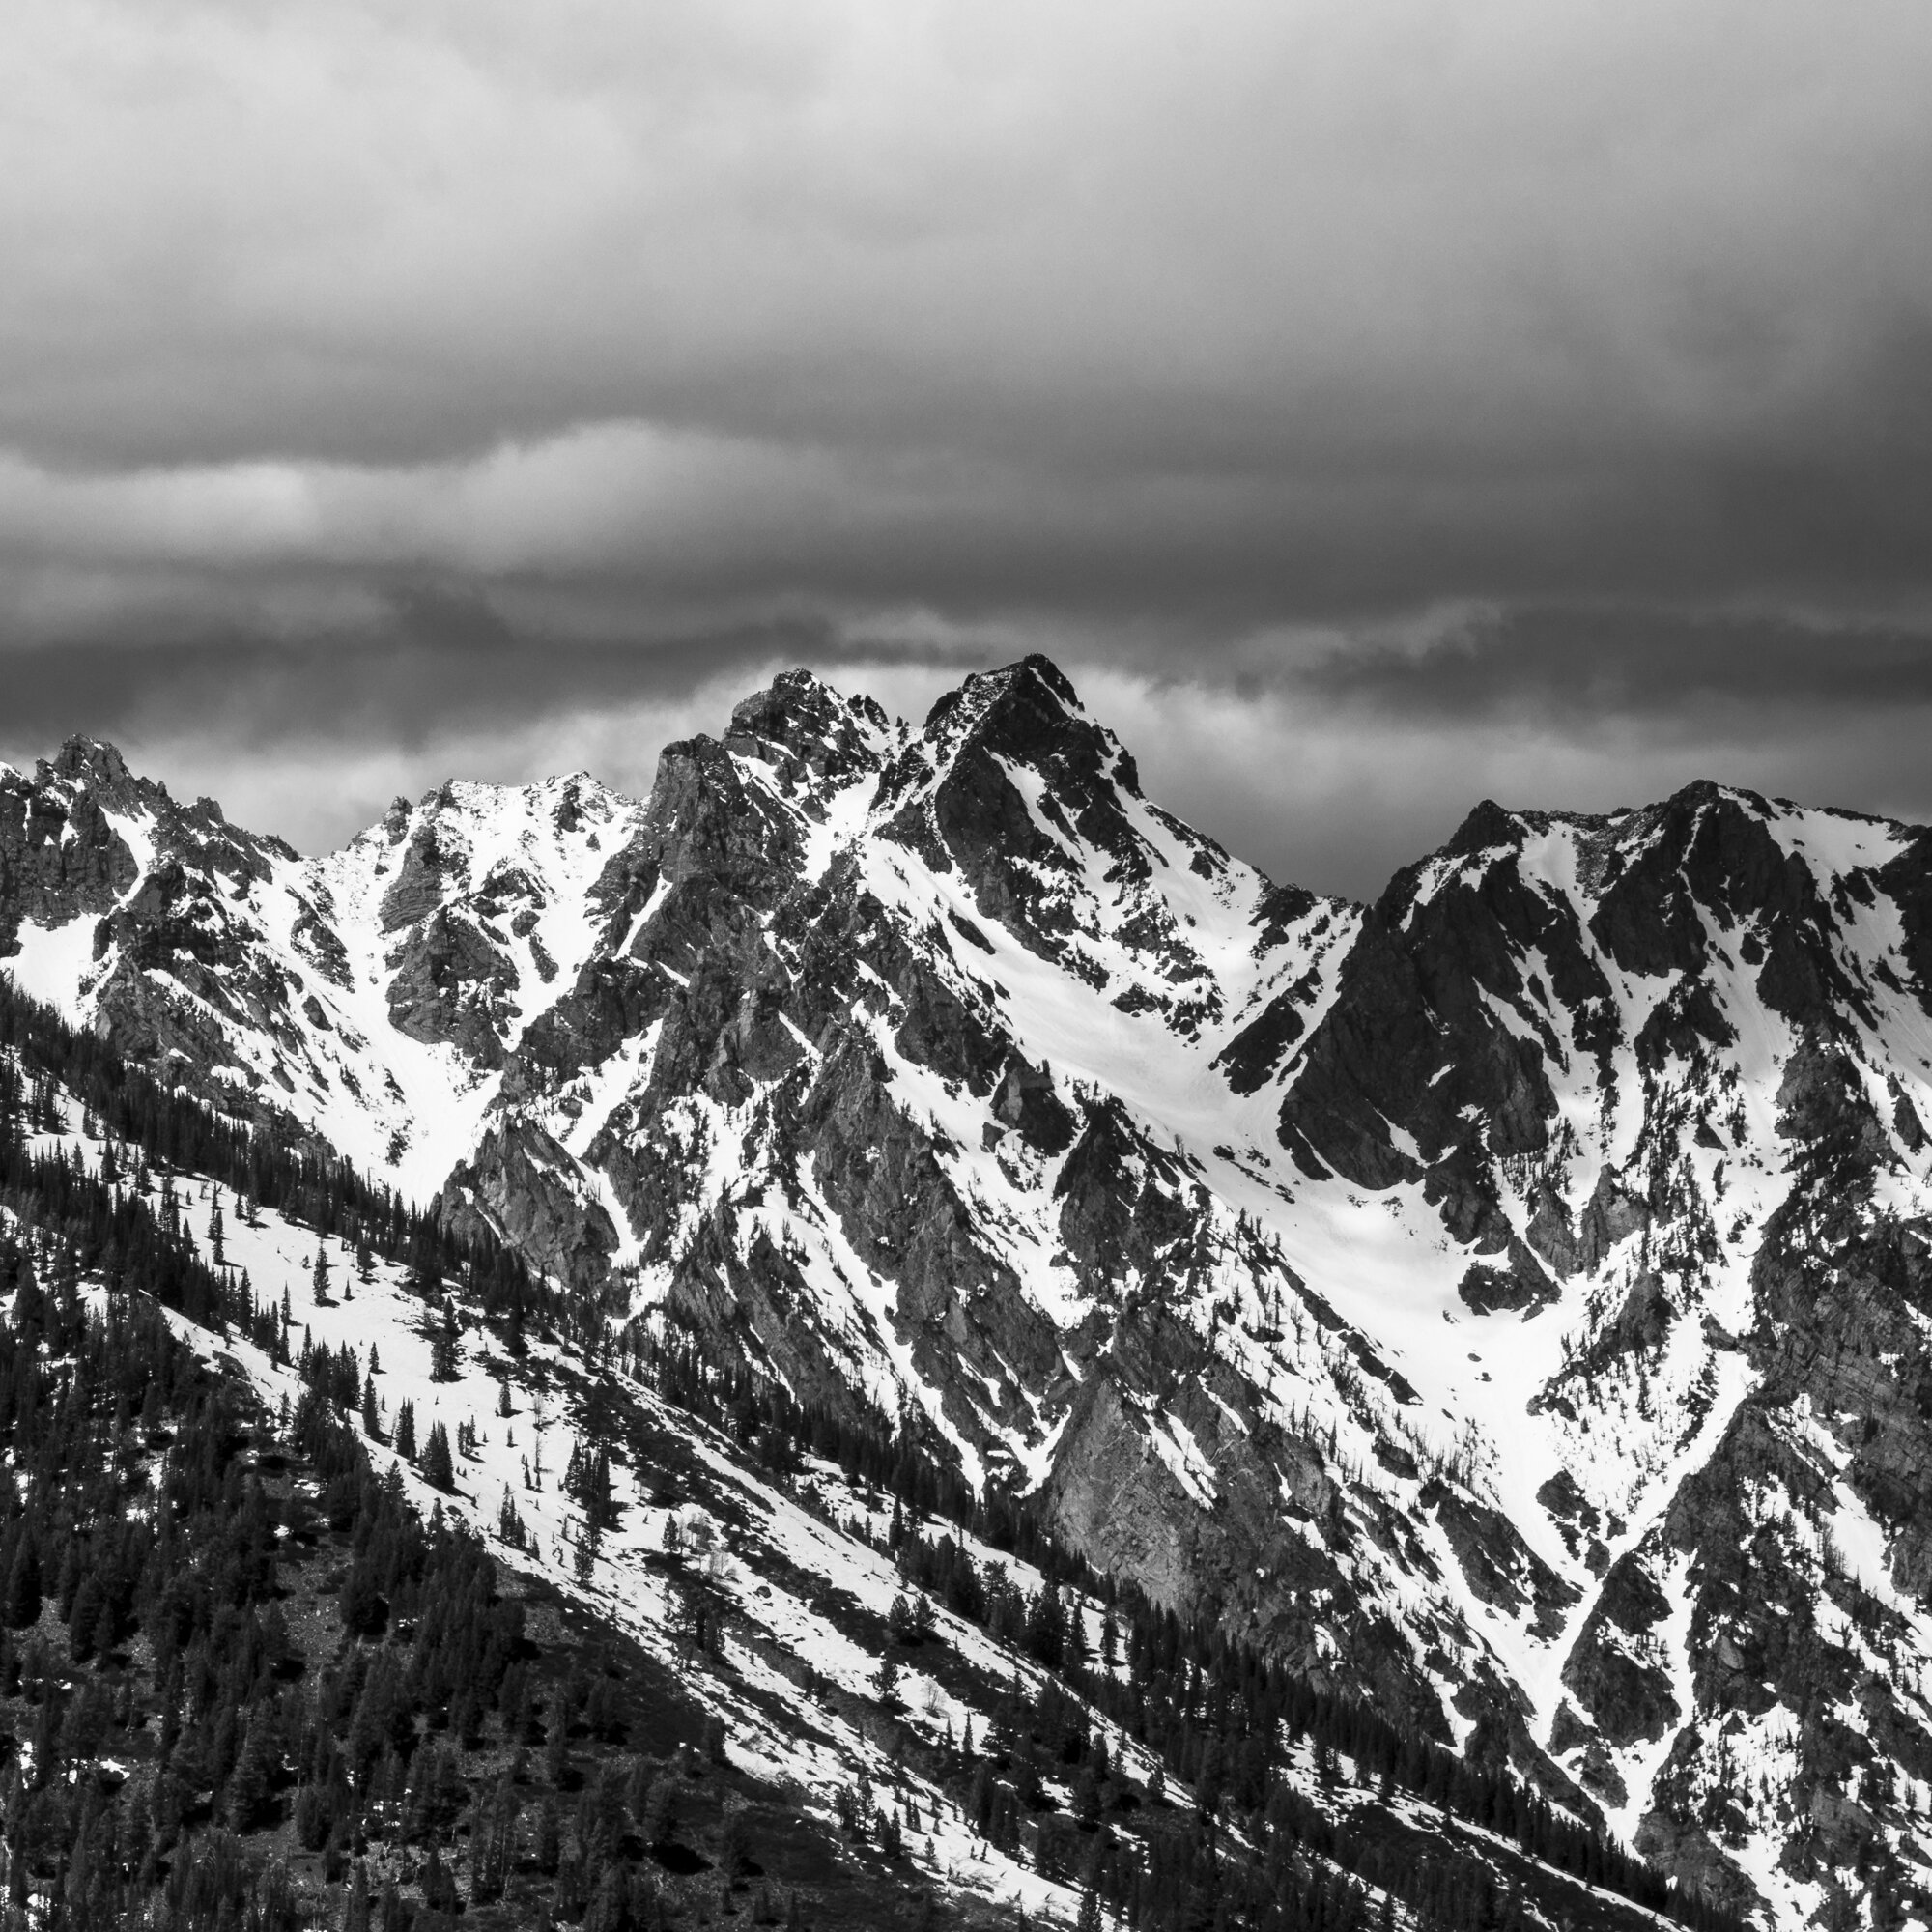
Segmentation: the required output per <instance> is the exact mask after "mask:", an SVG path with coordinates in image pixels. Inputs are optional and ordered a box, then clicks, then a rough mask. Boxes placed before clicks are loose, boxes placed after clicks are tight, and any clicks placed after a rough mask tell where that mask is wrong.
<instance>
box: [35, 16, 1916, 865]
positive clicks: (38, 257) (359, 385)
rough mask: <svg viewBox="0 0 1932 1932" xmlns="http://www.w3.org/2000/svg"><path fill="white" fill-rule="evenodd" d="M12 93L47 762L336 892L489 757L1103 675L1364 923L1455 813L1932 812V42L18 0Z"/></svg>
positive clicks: (1206, 785) (587, 754) (1705, 30)
mask: <svg viewBox="0 0 1932 1932" xmlns="http://www.w3.org/2000/svg"><path fill="white" fill-rule="evenodd" d="M8 53H9V59H8V62H7V63H6V66H5V69H4V71H3V72H0V242H4V244H5V249H6V253H5V260H6V263H7V273H6V275H5V277H4V278H0V377H4V380H0V648H4V649H5V650H6V651H7V652H9V653H10V655H8V656H7V657H6V658H5V659H4V660H0V679H4V683H0V747H4V748H5V749H6V750H7V751H8V752H9V753H10V754H12V755H16V756H17V755H24V754H27V753H31V752H32V751H35V750H38V749H43V747H44V745H45V744H46V743H47V742H50V741H51V740H52V739H54V738H57V737H58V736H60V735H62V734H63V733H64V732H65V731H66V730H68V729H71V728H97V729H110V730H112V731H114V732H116V733H117V734H119V735H121V736H124V737H128V738H130V739H137V740H139V741H141V742H144V743H145V744H146V745H147V746H148V747H149V748H150V750H151V752H152V753H153V755H154V756H155V757H156V759H157V760H158V761H159V762H160V763H162V764H163V765H165V766H167V768H168V769H169V770H171V771H172V772H175V773H178V774H179V775H180V776H181V778H182V780H183V781H187V780H188V779H190V778H193V779H194V781H196V782H203V781H204V779H205V780H206V781H210V782H211V788H213V789H216V790H218V791H220V792H221V794H222V795H223V797H224V798H225V799H229V800H231V802H232V800H233V799H234V798H235V797H238V796H239V797H243V798H245V799H247V800H248V801H249V802H250V804H251V805H252V806H253V807H255V808H258V810H259V811H260V812H261V813H264V814H266V815H267V817H268V818H269V820H270V821H271V822H274V823H277V824H278V825H279V826H280V828H281V829H284V830H294V831H296V832H298V834H299V835H300V836H302V837H304V838H322V837H325V836H336V835H337V834H338V833H339V832H340V831H341V830H346V829H347V828H348V826H349V825H350V824H351V823H353V817H352V814H354V813H355V812H359V811H362V810H365V808H366V807H368V806H369V804H370V803H371V801H372V800H373V801H374V803H375V805H376V807H377V809H380V806H381V804H382V803H383V802H384V799H383V798H381V797H378V796H377V794H378V793H379V792H380V791H381V788H382V787H383V786H384V785H385V784H389V783H391V782H394V783H398V784H403V785H405V786H409V785H415V784H417V782H418V781H422V782H427V781H430V780H431V779H432V778H434V777H440V776H441V774H440V772H437V771H435V770H434V769H433V763H434V761H436V760H445V761H469V764H470V765H472V766H480V767H483V768H486V769H487V772H488V774H489V775H497V776H519V775H524V774H526V773H527V772H528V771H529V770H531V769H532V768H533V766H534V762H535V761H538V760H551V761H554V760H556V759H558V758H572V757H579V758H581V759H582V761H583V762H592V763H598V765H599V769H607V770H609V771H610V772H611V775H613V776H621V777H622V778H623V779H624V780H625V781H627V782H642V781H647V779H648V769H649V755H648V752H649V749H650V748H649V747H648V746H647V741H648V740H650V739H651V737H652V734H654V733H656V734H660V735H661V734H663V733H665V732H668V731H671V730H673V729H681V728H692V727H695V726H696V725H698V724H710V725H716V724H717V723H718V722H720V721H721V720H722V717H723V715H724V713H725V710H726V709H727V708H728V701H729V697H730V696H731V695H733V692H734V689H742V687H743V683H744V681H745V680H747V679H752V678H755V677H756V676H758V675H761V674H762V673H763V671H764V670H766V669H767V668H770V667H772V666H774V665H777V664H781V663H784V662H789V661H791V660H793V659H798V658H804V659H807V660H808V661H810V662H812V663H814V664H817V665H819V666H820V667H821V668H827V669H830V670H833V671H834V672H840V673H844V672H849V676H848V678H847V681H868V682H870V683H872V684H874V685H876V686H877V687H878V688H879V689H880V690H881V692H882V693H883V694H885V695H886V696H888V697H889V698H893V699H902V700H903V702H904V704H905V706H906V707H908V708H916V705H917V702H918V701H921V700H923V698H924V697H925V696H929V695H930V692H931V691H932V690H933V689H935V688H936V687H937V685H938V683H940V682H941V681H943V679H944V678H945V677H946V676H947V675H949V674H950V673H951V672H952V670H953V669H955V668H959V667H962V666H966V665H970V664H973V663H980V662H986V661H990V660H995V659H998V658H1002V657H1006V656H1009V655H1011V654H1013V653H1014V652H1016V651H1018V650H1022V649H1027V648H1046V649H1049V650H1053V651H1055V652H1057V653H1059V654H1060V655H1062V656H1064V657H1065V658H1067V659H1068V660H1070V661H1071V662H1073V663H1074V664H1075V665H1077V666H1078V667H1080V668H1081V672H1082V676H1083V680H1084V681H1085V682H1087V683H1088V684H1089V685H1091V686H1092V687H1093V689H1094V692H1095V694H1096V701H1097V702H1101V703H1102V705H1103V706H1104V702H1105V701H1109V700H1111V701H1112V702H1114V703H1116V704H1117V705H1118V706H1119V707H1121V709H1122V711H1123V713H1124V714H1126V715H1125V717H1123V721H1122V722H1123V725H1130V724H1131V722H1132V721H1133V720H1134V719H1141V720H1143V721H1144V722H1146V723H1147V724H1148V725H1151V727H1153V729H1154V731H1155V733H1156V735H1157V737H1158V739H1159V741H1160V744H1164V745H1172V746H1187V747H1190V748H1192V751H1193V753H1195V754H1196V755H1194V756H1192V758H1191V761H1189V762H1182V761H1181V760H1179V758H1178V757H1177V758H1175V759H1173V760H1172V761H1171V762H1172V763H1173V770H1172V772H1171V774H1170V776H1171V778H1172V781H1173V785H1174V787H1175V788H1176V790H1177V791H1178V792H1179V794H1183V795H1184V797H1183V802H1184V803H1185V804H1186V805H1187V806H1188V808H1189V809H1190V810H1193V811H1194V812H1195V813H1196V815H1198V816H1200V817H1202V818H1203V819H1204V820H1205V821H1206V822H1208V824H1210V825H1211V826H1215V827H1216V828H1217V829H1223V830H1225V831H1227V832H1228V833H1229V836H1230V837H1231V839H1232V841H1233V842H1236V843H1239V844H1242V845H1243V847H1244V849H1247V850H1250V851H1252V852H1253V853H1254V854H1255V855H1256V856H1257V857H1258V858H1261V859H1263V860H1264V862H1266V863H1269V864H1270V865H1272V866H1274V867H1278V868H1280V869H1284V870H1295V869H1303V870H1312V871H1314V872H1316V873H1319V874H1321V877H1322V879H1323V881H1324V882H1333V883H1346V884H1348V885H1350V886H1351V887H1353V888H1354V889H1356V890H1365V889H1368V888H1370V887H1371V886H1372V885H1373V883H1374V880H1373V877H1372V874H1373V871H1374V868H1375V867H1378V865H1380V863H1381V861H1382V859H1383V858H1384V857H1385V856H1388V857H1391V858H1393V857H1406V856H1409V855H1410V853H1411V852H1412V851H1413V850H1414V849H1416V847H1417V846H1418V845H1419V844H1421V843H1426V842H1430V839H1431V838H1433V837H1437V836H1440V833H1441V832H1442V831H1443V830H1446V827H1444V826H1441V825H1439V824H1438V823H1437V821H1438V819H1440V818H1441V817H1443V816H1445V815H1448V816H1449V817H1450V822H1452V823H1453V812H1452V810H1451V806H1452V798H1453V796H1454V788H1455V787H1456V786H1458V785H1461V786H1463V788H1464V789H1465V790H1466V789H1467V788H1470V787H1473V786H1477V785H1478V784H1481V785H1482V788H1489V789H1502V788H1505V787H1506V785H1507V784H1509V783H1519V782H1520V783H1521V784H1525V785H1527V784H1532V783H1533V784H1536V785H1540V786H1543V787H1545V788H1546V791H1547V792H1548V793H1553V794H1562V793H1563V792H1564V791H1565V788H1566V787H1570V788H1573V789H1574V790H1575V791H1577V794H1578V802H1582V801H1581V797H1580V794H1582V793H1589V794H1591V795H1592V796H1594V795H1595V792H1596V790H1597V789H1601V788H1602V786H1603V785H1606V784H1607V783H1608V782H1609V779H1610V775H1611V774H1612V773H1614V772H1616V771H1622V772H1623V773H1624V775H1625V778H1626V780H1627V781H1628V782H1627V786H1626V788H1627V789H1629V790H1633V791H1634V790H1636V789H1639V788H1641V785H1642V784H1643V783H1648V782H1650V781H1656V782H1660V783H1661V782H1663V781H1666V780H1669V779H1671V778H1673V777H1674V776H1675V775H1676V774H1677V773H1678V772H1679V770H1680V767H1682V766H1685V765H1686V764H1687V762H1688V761H1691V760H1695V759H1699V758H1701V759H1703V760H1704V761H1705V762H1706V763H1707V764H1709V765H1711V766H1713V767H1717V766H1722V767H1724V775H1726V776H1732V775H1737V776H1743V777H1745V778H1746V779H1747V781H1760V780H1761V781H1764V782H1765V783H1767V784H1772V783H1773V782H1774V780H1773V778H1772V777H1771V776H1770V775H1773V774H1784V775H1786V776H1787V777H1789V778H1791V779H1792V780H1794V781H1795V780H1800V779H1804V780H1809V781H1816V782H1817V783H1820V784H1824V785H1826V786H1827V788H1828V789H1830V790H1832V791H1833V793H1834V795H1840V796H1846V797H1850V798H1853V799H1855V800H1856V799H1857V798H1858V797H1860V796H1864V795H1869V796H1871V797H1872V798H1873V799H1876V798H1877V797H1878V794H1879V791H1880V790H1883V791H1884V793H1885V796H1886V797H1887V798H1888V799H1908V798H1916V797H1917V796H1918V794H1917V792H1916V791H1915V790H1914V788H1913V783H1912V782H1911V781H1910V774H1909V773H1907V772H1906V771H1905V769H1904V765H1903V763H1902V761H1901V760H1898V759H1892V758H1890V756H1889V753H1888V754H1885V755H1880V756H1865V755H1862V754H1861V753H1859V751H1858V749H1857V748H1858V745H1859V743H1860V737H1859V734H1860V732H1861V731H1863V732H1865V734H1866V737H1867V739H1868V740H1869V745H1872V746H1883V745H1885V744H1889V743H1891V742H1892V741H1893V738H1894V737H1895V735H1896V731H1897V724H1896V721H1897V719H1898V718H1900V717H1903V716H1908V715H1911V716H1917V715H1918V706H1919V704H1920V703H1921V701H1922V700H1921V675H1922V673H1921V670H1920V663H1921V660H1920V656H1919V654H1918V645H1917V642H1916V639H1917V638H1918V635H1919V633H1920V632H1921V631H1922V630H1924V628H1925V627H1926V626H1927V624H1928V623H1932V229H1928V226H1927V224H1926V223H1925V221H1924V219H1923V213H1922V211H1923V207H1924V205H1925V202H1926V199H1927V194H1928V189H1929V188H1932V120H1928V117H1927V116H1926V115H1925V113H1924V111H1923V104H1924V100H1925V99H1926V98H1927V88H1928V84H1932V14H1928V12H1927V11H1926V10H1925V9H1924V8H1923V6H1922V5H1921V4H1918V0H1911V4H1906V0H1874V4H1870V5H1866V6H1861V7H1860V8H1859V9H1857V10H1853V11H1851V12H1846V11H1844V10H1833V9H1824V8H1819V7H1816V6H1815V5H1811V4H1809V0H1806V4H1802V5H1801V4H1797V0H1769V4H1767V0H1756V4H1751V5H1745V4H1742V0H1708V4H1705V5H1702V6H1699V7H1697V8H1684V7H1682V6H1678V5H1665V4H1662V0H1633V4H1630V5H1626V6H1622V7H1618V8H1616V9H1604V8H1601V7H1597V6H1585V5H1580V4H1567V0H1503V4H1497V5H1492V6H1485V7H1481V8H1462V9H1444V8H1442V7H1440V6H1438V5H1435V4H1423V0H1355V4H1350V5H1347V6H1343V5H1338V4H1335V3H1334V0H1321V4H1308V3H1307V0H1287V4H1284V0H1268V4H1259V0H1256V4H1245V0H1230V4H1227V5H1223V6H1217V7H1215V8H1212V9H1208V10H1203V9H1200V8H1195V7H1181V6H1166V5H1163V6H1151V5H1136V4H1131V0H1129V4H1122V5H1117V6H1110V7H1107V8H1105V9H1101V8H1098V7H1095V6H1094V5H1092V4H1083V5H1080V6H1070V5H1055V4H1052V3H1051V0H1044V3H1043V0H1030V3H1029V4H1026V5H1019V4H1013V5H1004V4H990V5H986V4H982V5H976V6H971V7H966V6H959V5H952V4H942V0H930V4H918V0H913V4H908V5H906V6H902V7H894V8H881V7H876V6H869V5H861V4H858V0H801V4H799V5H796V6H792V7H786V8H783V9H773V8H770V7H767V6H763V5H757V4H753V0H704V4H701V5H699V4H692V5H662V4H660V5H647V6H639V5H636V4H635V0H623V4H615V3H614V0H612V4H608V5H606V4H580V5H575V6H571V7H567V8H559V9H532V8H530V7H528V6H527V5H525V4H522V0H516V3H515V4H512V0H410V4H403V0H316V3H315V4H312V5H309V6H305V7H303V8H301V9H262V8H259V7H256V6H251V5H246V4H242V0H194V4H189V0H140V4H138V5H137V4H134V0H93V4H85V5H78V6H76V5H74V4H72V0H60V4H53V0H26V4H23V5H22V6H20V7H18V8H16V9H15V10H14V12H13V14H10V19H9V27H8ZM1244 694H1251V695H1249V696H1244ZM1150 707H1155V708H1152V709H1151V708H1150ZM1378 732H1380V733H1381V734H1382V735H1381V738H1380V740H1379V744H1380V747H1381V749H1380V751H1379V753H1378V749H1377V747H1378V739H1377V736H1376V734H1377V733H1378ZM224 733H226V734H227V735H226V738H225V739H224V736H223V734H224ZM1807 734H1808V735H1807ZM1834 734H1835V735H1834ZM1129 735H1132V734H1131V732H1129ZM1142 744H1143V763H1144V764H1145V765H1147V766H1148V767H1149V769H1150V771H1151V773H1158V772H1159V771H1160V770H1162V769H1163V761H1162V756H1161V753H1160V749H1159V746H1158V745H1157V746H1156V747H1155V748H1154V750H1153V752H1152V753H1151V754H1150V753H1149V752H1148V750H1147V749H1146V737H1145V734H1143V738H1142ZM1229 744H1238V745H1239V747H1240V749H1241V753H1242V755H1241V756H1240V757H1234V756H1230V755H1227V754H1226V753H1225V751H1223V752H1222V753H1219V754H1217V753H1216V747H1217V746H1222V747H1225V746H1227V745H1229ZM1834 744H1835V745H1836V746H1837V747H1838V748H1839V750H1838V752H1836V753H1831V751H1830V748H1831V746H1832V745H1834ZM264 748H273V749H272V751H270V750H268V749H264ZM1828 753H1829V755H1828ZM1832 757H1837V758H1838V759H1839V762H1837V763H1833V762H1831V758H1832ZM1398 765H1399V766H1400V771H1399V772H1398V770H1397V767H1398ZM450 768H452V769H453V768H456V766H455V762H451V764H450ZM1747 768H1748V770H1747ZM224 773H226V774H228V777H227V779H226V780H225V781H224V780H223V778H222V775H223V774H224ZM197 774H200V775H203V777H196V776H195V775H197ZM278 775H279V776H278ZM1684 775H1685V776H1689V775H1690V772H1689V770H1688V769H1687V770H1685V773H1684ZM1489 779H1493V780H1494V781H1495V782H1494V783H1493V784H1488V783H1484V782H1483V781H1486V780H1489ZM1861 783H1862V784H1864V785H1865V786H1866V787H1867V793H1866V794H1861V793H1860V792H1859V791H1858V789H1857V787H1858V785H1859V784H1861ZM238 785H239V787H240V791H239V792H238V790H237V787H238ZM278 786H279V789H278ZM1324 786H1326V787H1327V789H1323V787H1324ZM1365 812H1375V813H1378V814H1380V816H1379V818H1378V820H1377V823H1378V826H1380V827H1382V828H1383V829H1382V830H1369V831H1365V830H1364V829H1363V823H1362V820H1363V814H1364V813H1365ZM1236 834H1238V835H1239V836H1238V837H1237V838H1236V837H1235V835H1236Z"/></svg>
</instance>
